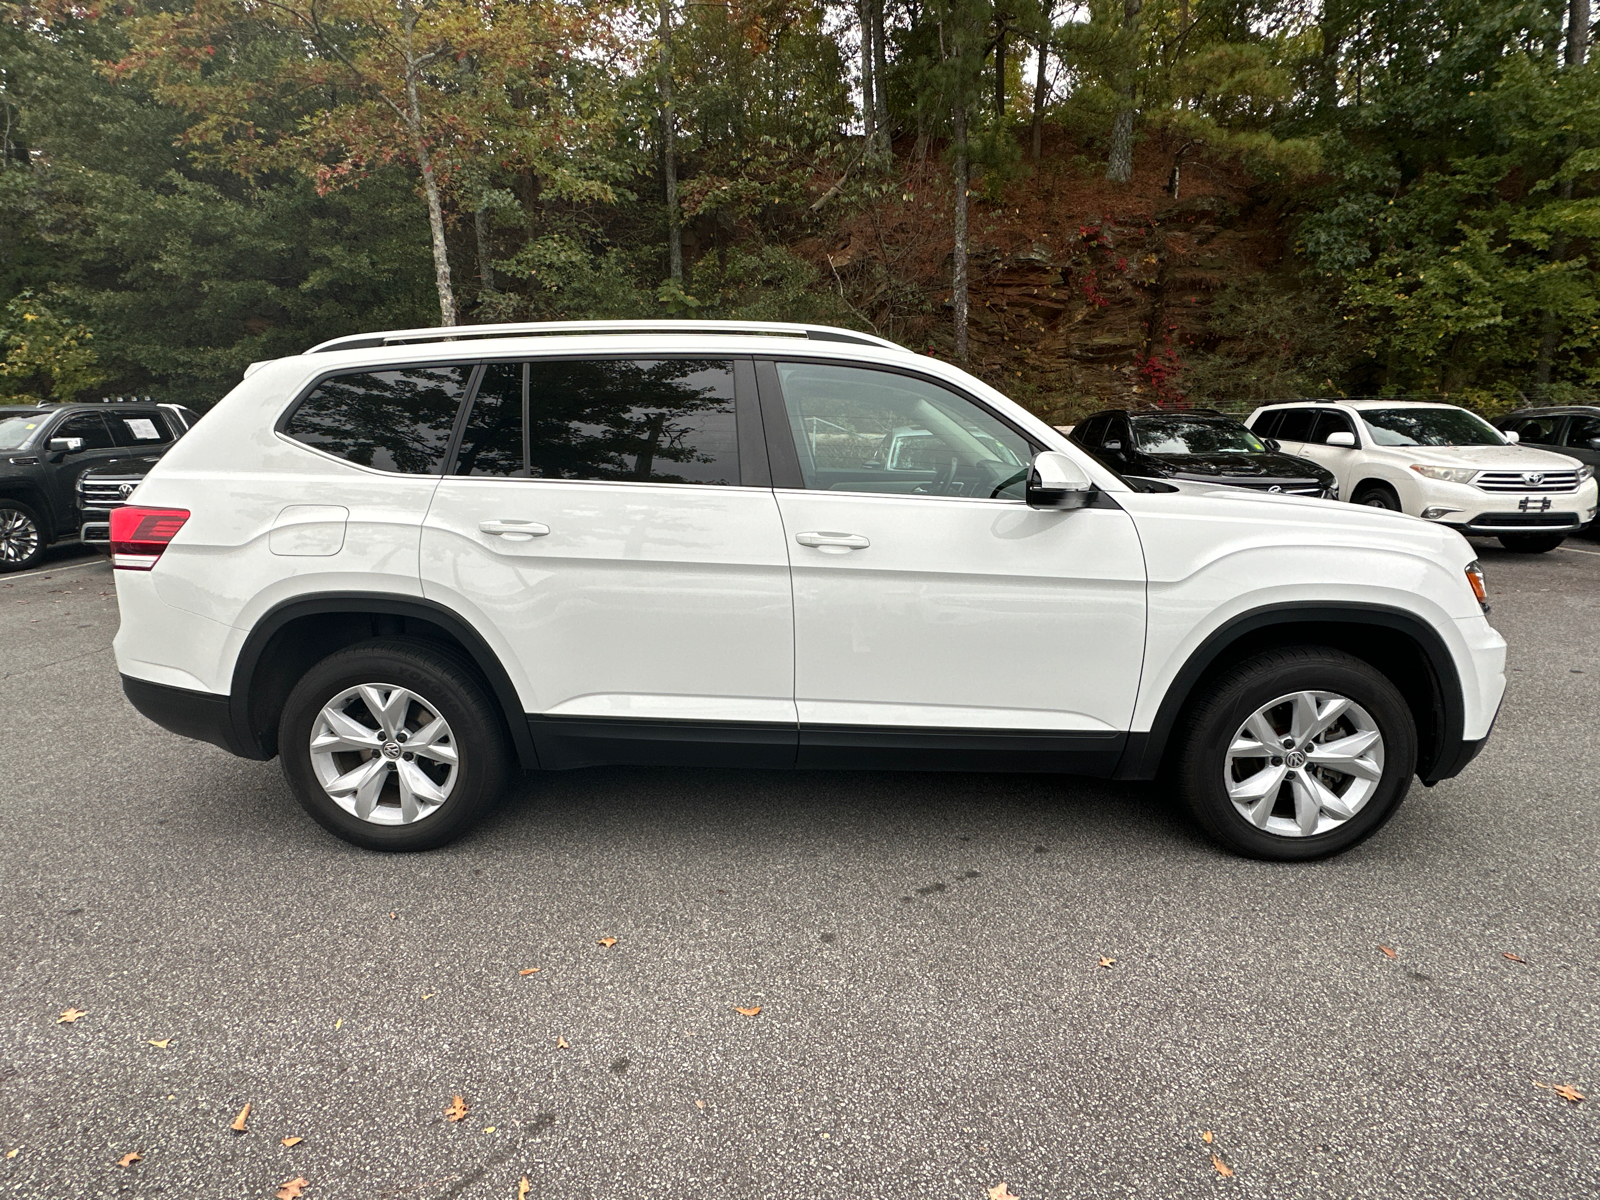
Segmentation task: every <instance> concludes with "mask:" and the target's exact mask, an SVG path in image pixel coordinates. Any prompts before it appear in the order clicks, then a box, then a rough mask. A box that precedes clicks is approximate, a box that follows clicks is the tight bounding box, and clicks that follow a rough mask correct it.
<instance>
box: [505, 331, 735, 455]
mask: <svg viewBox="0 0 1600 1200" xmlns="http://www.w3.org/2000/svg"><path fill="white" fill-rule="evenodd" d="M527 444H528V474H529V475H530V476H531V477H533V478H536V479H595V480H638V481H642V482H645V481H647V482H653V483H710V484H723V485H727V486H736V485H737V484H738V482H739V438H738V429H737V426H736V425H735V423H734V409H733V364H732V363H731V362H725V361H709V360H706V359H665V360H659V359H626V358H624V359H544V360H536V361H534V362H531V363H529V364H528V435H527Z"/></svg>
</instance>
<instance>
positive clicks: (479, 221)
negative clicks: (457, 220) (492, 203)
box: [472, 208, 494, 292]
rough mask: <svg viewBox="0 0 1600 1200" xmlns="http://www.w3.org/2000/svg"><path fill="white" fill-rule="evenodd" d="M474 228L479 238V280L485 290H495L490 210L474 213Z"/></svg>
mask: <svg viewBox="0 0 1600 1200" xmlns="http://www.w3.org/2000/svg"><path fill="white" fill-rule="evenodd" d="M472 229H473V232H474V233H475V234H476V235H477V238H478V281H479V283H480V284H481V285H482V288H483V290H484V291H485V292H492V291H494V251H493V249H492V248H491V247H490V245H489V241H490V239H489V210H488V209H487V208H480V209H479V210H478V211H477V212H475V213H473V214H472Z"/></svg>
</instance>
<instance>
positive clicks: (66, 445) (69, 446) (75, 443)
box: [50, 438, 83, 454]
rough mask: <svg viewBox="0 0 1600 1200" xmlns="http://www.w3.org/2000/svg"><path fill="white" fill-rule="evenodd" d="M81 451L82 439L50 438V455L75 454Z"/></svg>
mask: <svg viewBox="0 0 1600 1200" xmlns="http://www.w3.org/2000/svg"><path fill="white" fill-rule="evenodd" d="M82 449H83V439H82V438H51V439H50V453H52V454H75V453H77V452H78V451H79V450H82Z"/></svg>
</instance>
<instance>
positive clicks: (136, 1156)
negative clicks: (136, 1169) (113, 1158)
mask: <svg viewBox="0 0 1600 1200" xmlns="http://www.w3.org/2000/svg"><path fill="white" fill-rule="evenodd" d="M142 1158H144V1155H142V1154H140V1153H139V1152H138V1151H137V1150H129V1151H128V1152H127V1153H126V1154H124V1155H123V1156H122V1157H121V1158H119V1159H117V1166H119V1167H131V1166H133V1164H134V1163H136V1162H138V1161H139V1160H140V1159H142Z"/></svg>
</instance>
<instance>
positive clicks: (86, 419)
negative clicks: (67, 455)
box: [50, 413, 116, 450]
mask: <svg viewBox="0 0 1600 1200" xmlns="http://www.w3.org/2000/svg"><path fill="white" fill-rule="evenodd" d="M50 436H51V437H53V438H82V439H83V448H84V449H85V450H110V449H112V448H113V447H114V446H115V445H116V443H115V442H114V441H112V440H111V430H109V429H108V428H106V423H105V422H104V421H103V420H101V418H100V414H99V413H79V414H78V415H77V416H75V417H69V418H68V419H67V420H66V421H65V422H64V423H63V424H62V426H61V428H59V429H57V430H56V431H55V432H54V433H52V434H51V435H50Z"/></svg>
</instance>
